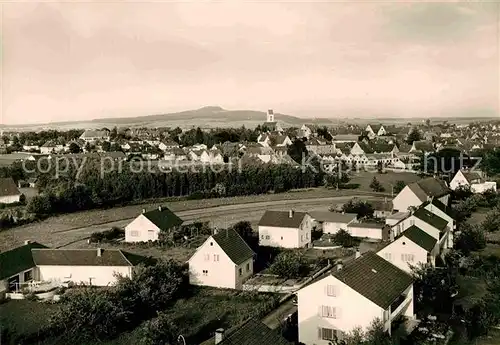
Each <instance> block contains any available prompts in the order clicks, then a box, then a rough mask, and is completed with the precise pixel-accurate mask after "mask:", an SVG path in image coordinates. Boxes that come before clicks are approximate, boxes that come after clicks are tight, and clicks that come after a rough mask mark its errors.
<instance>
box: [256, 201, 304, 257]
mask: <svg viewBox="0 0 500 345" xmlns="http://www.w3.org/2000/svg"><path fill="white" fill-rule="evenodd" d="M312 227H313V220H312V218H311V216H310V215H309V214H308V213H306V212H296V211H294V210H289V211H266V212H265V213H264V215H263V216H262V218H261V219H260V221H259V245H261V246H268V247H282V248H308V247H310V246H311V230H312Z"/></svg>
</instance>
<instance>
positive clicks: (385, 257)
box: [384, 253, 392, 261]
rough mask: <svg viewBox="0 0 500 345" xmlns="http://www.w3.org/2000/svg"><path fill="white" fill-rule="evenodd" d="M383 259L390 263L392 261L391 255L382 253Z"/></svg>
mask: <svg viewBox="0 0 500 345" xmlns="http://www.w3.org/2000/svg"><path fill="white" fill-rule="evenodd" d="M384 259H386V260H387V261H391V260H392V257H391V253H384Z"/></svg>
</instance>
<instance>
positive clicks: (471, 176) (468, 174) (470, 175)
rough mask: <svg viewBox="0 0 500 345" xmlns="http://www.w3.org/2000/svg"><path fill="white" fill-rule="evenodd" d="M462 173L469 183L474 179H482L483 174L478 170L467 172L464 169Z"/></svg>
mask: <svg viewBox="0 0 500 345" xmlns="http://www.w3.org/2000/svg"><path fill="white" fill-rule="evenodd" d="M462 174H463V175H464V177H465V178H466V179H467V181H468V182H469V183H472V181H474V180H479V181H482V179H481V176H480V175H479V174H478V173H477V172H466V171H462Z"/></svg>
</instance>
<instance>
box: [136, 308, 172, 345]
mask: <svg viewBox="0 0 500 345" xmlns="http://www.w3.org/2000/svg"><path fill="white" fill-rule="evenodd" d="M177 335H178V329H177V326H176V325H175V324H174V323H173V322H172V320H171V319H170V318H169V316H168V314H166V313H162V312H160V313H158V316H157V317H156V318H154V319H152V320H149V321H146V322H145V323H144V325H143V326H142V327H141V329H140V343H141V344H142V345H173V344H176V341H177Z"/></svg>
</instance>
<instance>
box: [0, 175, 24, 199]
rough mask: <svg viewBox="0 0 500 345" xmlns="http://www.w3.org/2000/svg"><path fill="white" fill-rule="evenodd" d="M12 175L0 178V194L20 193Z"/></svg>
mask: <svg viewBox="0 0 500 345" xmlns="http://www.w3.org/2000/svg"><path fill="white" fill-rule="evenodd" d="M20 194H21V192H19V189H17V186H16V183H15V182H14V180H13V179H12V177H5V178H0V196H11V195H20Z"/></svg>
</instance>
